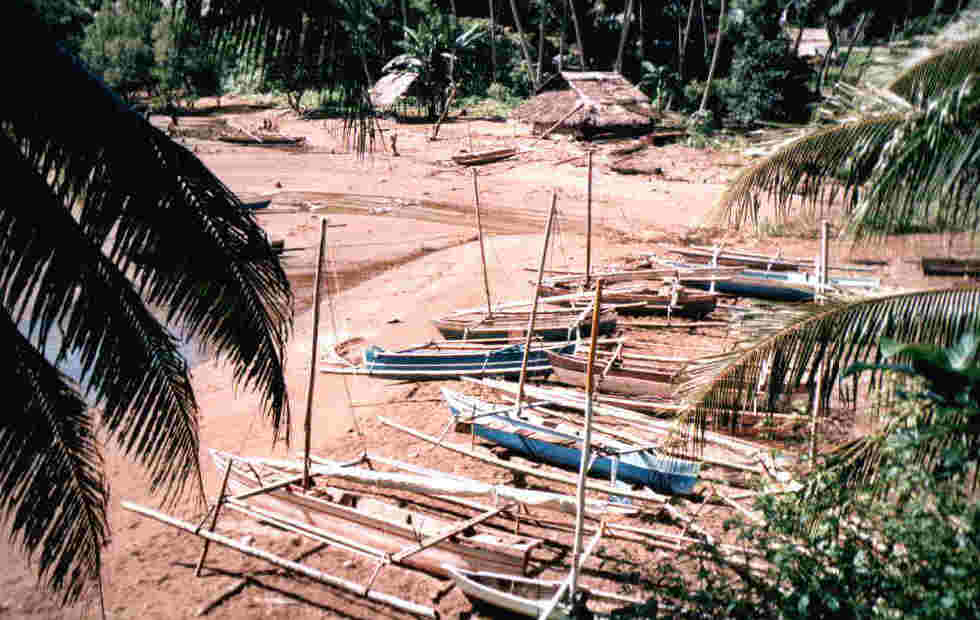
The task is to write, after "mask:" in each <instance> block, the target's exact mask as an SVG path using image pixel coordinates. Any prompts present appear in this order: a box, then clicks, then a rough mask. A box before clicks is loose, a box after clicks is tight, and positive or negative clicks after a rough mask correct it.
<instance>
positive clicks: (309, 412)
mask: <svg viewBox="0 0 980 620" xmlns="http://www.w3.org/2000/svg"><path fill="white" fill-rule="evenodd" d="M326 245H327V218H321V219H320V245H319V247H317V252H316V275H315V277H314V279H313V343H312V348H311V349H310V380H309V382H308V383H307V386H306V418H305V419H304V420H303V432H304V434H305V437H304V438H303V488H306V489H309V488H310V483H311V479H310V435H311V434H312V428H313V387H314V384H315V382H316V356H317V335H318V334H319V332H320V277H321V275H322V272H323V255H324V254H325V252H324V249H325V246H326Z"/></svg>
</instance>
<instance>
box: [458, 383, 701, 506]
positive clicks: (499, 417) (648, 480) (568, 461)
mask: <svg viewBox="0 0 980 620" xmlns="http://www.w3.org/2000/svg"><path fill="white" fill-rule="evenodd" d="M442 395H443V399H444V400H445V401H446V405H447V406H448V407H449V410H450V412H451V413H452V415H453V417H454V418H455V420H456V422H457V430H460V429H465V428H467V427H468V426H471V431H472V433H473V434H474V435H476V436H478V437H482V438H484V439H487V440H489V441H491V442H493V443H496V444H498V445H500V446H503V447H505V448H508V449H510V450H513V451H515V452H518V453H521V454H524V455H526V456H527V457H529V458H531V459H532V460H536V461H541V462H545V463H550V464H552V465H556V466H558V467H562V468H565V469H571V470H572V471H578V470H579V467H580V463H581V458H582V450H581V448H580V447H579V446H580V445H581V439H580V437H579V434H580V433H581V429H579V428H577V427H573V426H572V425H569V424H564V423H552V422H550V421H546V420H543V419H542V418H540V417H538V416H535V415H533V414H531V413H528V410H529V409H530V408H531V407H530V406H526V407H525V408H524V409H523V410H522V411H521V414H520V417H518V416H517V415H516V411H515V406H514V405H493V404H489V403H485V402H483V401H481V400H479V399H477V398H473V397H470V396H466V395H463V394H459V393H457V392H453V391H452V390H448V389H446V388H443V389H442ZM592 440H593V445H594V449H595V450H596V454H597V455H600V454H605V456H596V457H593V462H592V467H591V468H590V469H589V472H588V473H589V475H591V476H596V477H602V478H606V479H612V480H614V481H616V482H622V483H627V484H637V485H642V486H645V487H649V488H650V489H653V490H654V491H655V492H657V493H667V494H673V495H686V494H689V493H691V492H692V491H693V489H694V485H695V483H697V480H698V474H699V473H700V470H701V464H700V463H697V462H694V461H688V460H685V459H680V458H672V457H666V456H662V455H661V454H659V453H658V452H657V450H656V448H655V447H652V446H640V447H637V446H634V445H630V444H627V443H625V442H622V441H619V440H616V439H612V438H608V437H601V436H593V438H592Z"/></svg>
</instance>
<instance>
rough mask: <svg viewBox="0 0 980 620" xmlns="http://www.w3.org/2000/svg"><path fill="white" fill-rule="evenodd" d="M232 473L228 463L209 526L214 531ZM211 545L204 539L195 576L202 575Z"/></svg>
mask: <svg viewBox="0 0 980 620" xmlns="http://www.w3.org/2000/svg"><path fill="white" fill-rule="evenodd" d="M230 473H231V463H228V469H226V470H225V476H224V478H222V480H221V490H220V491H218V499H217V501H215V503H214V515H212V516H211V527H210V528H209V529H210V530H211V531H212V532H213V531H214V528H215V526H217V525H218V513H219V512H220V511H221V505H222V504H223V503H224V501H225V490H226V489H227V488H228V474H230ZM209 546H211V541H210V540H207V539H205V540H204V548H203V549H201V557H199V558H198V559H197V566H196V567H195V568H194V576H195V577H200V576H201V568H203V567H204V558H206V557H207V556H208V547H209Z"/></svg>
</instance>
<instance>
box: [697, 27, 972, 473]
mask: <svg viewBox="0 0 980 620" xmlns="http://www.w3.org/2000/svg"><path fill="white" fill-rule="evenodd" d="M978 61H980V39H974V40H972V41H969V42H967V43H964V44H962V45H959V46H957V47H955V48H953V49H951V50H947V51H945V52H941V53H939V54H937V55H935V56H933V57H931V58H929V59H927V60H925V61H923V62H922V63H919V64H918V65H916V66H914V67H912V68H911V69H910V70H908V71H907V72H905V73H904V74H903V75H902V76H900V77H899V78H898V79H897V80H895V82H894V83H893V84H892V85H891V86H890V92H889V93H888V94H886V95H884V96H882V97H879V98H877V99H876V100H875V101H873V102H872V103H874V104H875V109H877V110H881V109H885V110H887V112H885V113H878V114H874V115H871V116H868V117H866V118H861V119H858V120H852V121H848V122H845V123H842V124H840V125H835V126H831V127H828V128H824V129H819V130H817V131H814V132H812V133H810V134H809V135H807V136H805V137H803V138H801V139H799V140H796V141H793V142H791V143H790V144H788V145H786V146H784V147H782V148H780V149H778V150H777V151H776V152H775V153H773V154H772V155H770V156H769V157H767V158H766V159H765V160H763V161H762V162H760V163H759V164H757V165H755V166H753V167H752V168H750V169H748V170H747V171H745V172H744V173H742V174H741V175H740V176H739V177H738V178H737V179H736V180H735V181H734V182H733V183H732V185H731V186H730V187H729V188H728V190H727V191H726V193H725V195H724V196H723V198H722V201H721V205H720V208H719V209H718V211H717V212H716V214H715V216H716V218H717V219H716V221H725V220H727V221H728V222H729V223H730V224H733V225H736V226H738V225H741V224H744V223H745V222H746V221H748V220H753V219H757V218H758V216H759V212H760V209H761V204H762V200H763V199H769V200H770V201H771V203H772V205H773V208H774V209H775V211H776V213H777V214H778V215H780V216H782V217H787V216H789V215H790V214H792V213H794V210H795V209H800V208H804V209H805V208H811V209H812V208H814V207H816V206H822V207H823V206H828V205H830V204H831V203H832V202H833V201H834V200H835V199H836V198H837V197H838V196H840V195H841V194H843V195H844V196H846V197H847V202H846V209H845V214H844V215H845V229H846V230H848V231H850V232H851V233H852V234H853V235H854V236H855V238H857V239H866V238H874V237H878V236H882V235H887V234H893V233H896V232H902V231H906V230H911V229H921V228H928V229H931V230H935V231H939V232H950V231H968V232H971V233H974V234H975V233H977V232H980V210H978V206H980V205H978V196H977V188H978V185H980V129H978V125H977V123H976V121H977V120H978V116H977V114H978V107H977V101H978V95H980V90H978V89H977V87H976V85H975V82H974V80H973V77H972V76H973V74H974V73H975V72H976V70H977V67H978ZM780 314H785V315H786V316H785V317H780V316H779V315H780ZM978 328H980V289H978V288H976V287H970V288H956V289H950V290H933V291H916V292H908V293H901V294H896V295H889V296H885V297H879V298H873V299H864V300H859V301H852V302H849V303H845V302H835V303H830V304H828V305H825V306H818V307H814V308H811V309H809V310H805V311H799V310H795V311H786V312H784V313H775V314H772V315H770V316H768V317H767V320H766V322H765V323H763V324H761V325H760V327H759V328H758V330H757V332H756V333H755V334H754V336H755V338H754V339H753V340H752V341H749V342H746V344H745V346H744V347H742V348H740V349H738V350H737V351H735V352H733V353H732V354H731V355H729V356H728V357H727V358H723V359H719V360H718V361H717V362H716V363H715V364H714V365H713V367H707V366H706V367H703V368H702V369H701V370H700V371H699V374H698V375H697V376H692V377H690V378H689V379H690V380H689V381H688V383H687V384H686V385H685V386H684V387H683V389H682V393H684V394H685V395H686V397H687V398H688V403H689V407H688V409H687V411H686V412H685V414H684V419H685V420H686V421H687V422H689V423H690V424H688V425H685V426H684V428H685V432H686V433H687V438H688V439H690V440H692V441H691V444H689V445H691V447H692V449H694V450H697V449H698V448H699V447H700V445H701V442H700V437H701V433H702V432H703V431H704V430H705V429H707V428H708V427H709V426H716V427H721V428H727V429H729V430H732V431H734V430H736V429H737V427H738V423H739V420H740V419H741V418H742V417H743V415H744V413H745V412H747V411H753V412H758V411H762V412H766V411H777V410H778V409H779V408H780V407H784V408H785V406H786V404H787V400H790V399H792V398H793V394H794V393H795V392H798V391H799V390H800V388H805V389H804V391H805V392H806V393H807V396H806V403H805V404H804V407H805V408H807V409H809V408H810V407H819V409H818V411H819V410H826V409H827V405H828V404H829V402H830V399H831V396H832V395H833V394H835V393H837V394H839V395H841V396H842V397H843V398H844V400H845V401H853V400H854V399H856V398H857V396H858V394H859V393H858V387H859V384H858V382H857V379H856V378H855V379H854V381H853V382H847V383H842V382H841V381H840V379H841V377H842V375H843V374H844V371H845V370H846V369H847V368H848V367H849V366H851V365H852V364H861V363H865V364H876V363H880V362H881V361H882V353H881V350H880V349H879V346H878V343H879V341H881V340H882V339H883V338H884V339H888V338H891V339H895V340H899V341H904V342H916V343H922V344H925V345H932V346H937V347H949V346H952V345H953V344H954V343H955V342H956V341H957V340H958V339H959V338H960V337H961V335H962V334H963V333H966V332H970V331H976V330H977V329H978ZM880 387H881V383H880V382H878V381H873V382H872V383H871V384H870V385H869V386H868V389H869V390H876V389H879V388H880ZM760 388H761V389H760ZM760 391H761V392H762V393H760ZM814 402H816V403H817V404H815V405H813V404H811V403H814ZM893 426H894V425H885V426H884V428H883V430H881V431H880V432H879V433H875V434H874V435H872V436H870V437H868V438H864V439H862V440H861V441H860V442H858V444H855V445H852V446H850V447H849V448H847V449H845V450H844V451H842V452H838V455H844V456H842V457H841V458H838V459H836V460H834V462H833V464H834V466H836V467H841V466H843V467H850V468H852V470H853V471H851V472H850V474H853V475H851V476H850V480H852V481H854V485H853V487H852V488H851V490H854V489H857V488H860V486H861V483H863V482H868V481H872V480H877V478H876V474H877V471H878V469H877V467H878V465H880V461H879V460H878V459H877V457H876V455H878V454H880V450H879V448H880V447H881V446H882V445H883V443H882V442H883V441H884V438H885V437H886V435H887V433H888V432H889V430H890V429H892V428H893ZM936 445H938V444H932V447H930V448H928V449H924V450H923V451H922V454H923V455H924V456H925V455H928V454H934V452H930V450H934V449H935V447H936Z"/></svg>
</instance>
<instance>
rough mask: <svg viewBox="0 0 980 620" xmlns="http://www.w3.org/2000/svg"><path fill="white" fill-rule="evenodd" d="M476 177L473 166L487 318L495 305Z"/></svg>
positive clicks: (477, 227)
mask: <svg viewBox="0 0 980 620" xmlns="http://www.w3.org/2000/svg"><path fill="white" fill-rule="evenodd" d="M471 150H472V149H471ZM476 177H477V171H476V168H473V199H474V202H475V204H476V230H477V234H478V235H479V237H480V263H481V264H482V265H483V288H484V290H486V292H487V318H490V317H492V316H493V305H492V304H491V303H490V278H488V277H487V255H486V252H485V251H484V250H483V221H482V220H481V219H480V189H479V187H478V186H477V182H476Z"/></svg>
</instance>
